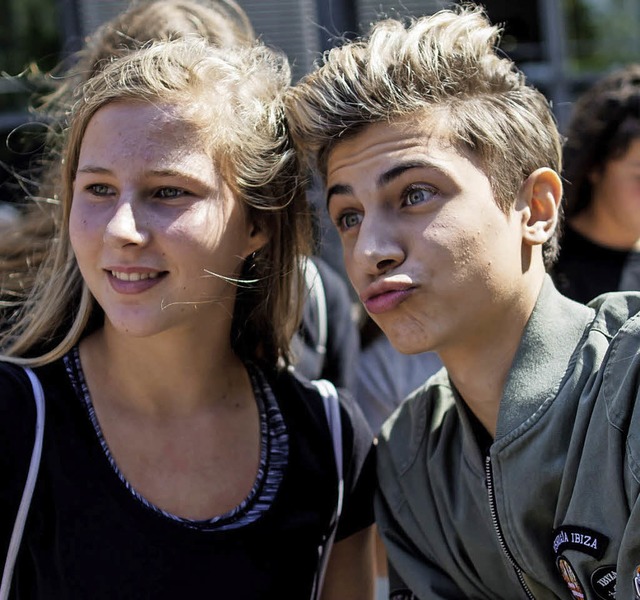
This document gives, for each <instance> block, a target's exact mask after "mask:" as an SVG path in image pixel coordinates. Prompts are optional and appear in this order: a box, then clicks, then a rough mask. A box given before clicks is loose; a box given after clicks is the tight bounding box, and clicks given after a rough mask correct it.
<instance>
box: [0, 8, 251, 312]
mask: <svg viewBox="0 0 640 600" xmlns="http://www.w3.org/2000/svg"><path fill="white" fill-rule="evenodd" d="M195 35H198V36H201V37H202V38H203V39H204V40H206V41H208V42H209V43H210V44H212V45H213V46H221V47H232V46H237V45H251V44H253V43H254V41H255V39H256V35H255V32H254V30H253V27H252V25H251V22H250V21H249V17H248V16H247V15H246V13H245V12H244V11H243V10H242V8H241V7H240V5H238V4H237V3H236V2H235V1H234V0H137V1H134V2H132V3H131V5H130V6H129V8H127V10H125V11H124V12H122V13H120V14H118V15H116V16H115V17H114V18H113V19H111V20H110V21H107V22H106V23H104V24H103V25H102V26H100V27H99V28H98V29H97V30H96V31H95V32H94V33H93V34H92V35H91V36H90V37H88V38H87V40H86V43H85V46H84V47H83V48H82V49H81V50H80V51H78V52H77V53H75V54H74V55H73V56H72V57H70V59H69V60H67V61H64V62H63V63H62V64H61V65H59V66H58V67H57V68H56V69H54V71H53V72H52V73H50V74H48V75H47V76H46V77H45V78H44V79H45V81H44V82H42V81H38V85H39V86H42V87H44V88H45V89H47V90H48V93H46V94H44V95H43V96H42V97H41V98H40V99H39V100H38V102H37V106H36V107H34V110H35V112H36V114H37V115H38V118H39V119H40V120H41V121H43V122H44V123H46V124H47V129H48V134H47V136H46V143H45V150H46V151H45V152H44V153H43V157H42V159H41V164H40V165H39V166H38V168H37V169H34V170H33V172H32V173H29V174H27V176H26V179H27V181H28V182H29V184H28V185H27V188H28V189H32V188H33V189H35V190H36V191H35V192H34V193H31V194H29V195H28V196H27V202H26V204H25V205H24V206H23V207H22V209H23V210H22V214H21V215H20V218H19V219H18V221H17V222H16V223H15V224H14V225H12V227H11V229H10V230H8V231H5V232H3V235H2V236H0V309H2V314H3V316H4V317H5V318H7V317H9V318H11V313H12V310H13V307H15V306H19V305H20V303H21V302H22V301H24V298H25V296H26V295H28V293H29V292H30V290H31V288H32V286H33V285H34V280H35V276H36V274H37V272H38V270H39V269H41V268H42V269H44V268H46V266H47V265H51V261H48V260H47V256H48V254H49V253H50V252H53V251H54V250H53V247H54V246H55V244H56V240H55V239H54V238H55V236H56V235H57V232H58V231H59V229H60V227H61V222H62V207H61V205H60V198H59V195H60V188H61V179H62V156H61V151H62V144H63V143H64V133H65V132H64V124H65V121H66V118H67V115H68V114H69V113H70V111H71V109H72V107H73V103H74V101H75V96H74V94H75V93H76V92H77V90H78V89H79V88H81V87H82V85H83V84H84V83H86V81H88V80H89V79H90V78H91V77H93V76H94V75H96V74H97V73H99V72H100V71H101V70H102V69H104V68H105V67H106V66H107V65H108V64H109V63H110V62H111V61H112V60H114V59H116V58H119V57H122V56H125V55H126V54H128V53H129V52H132V51H133V50H138V49H140V48H142V47H144V46H145V45H148V44H149V43H152V42H154V41H162V40H165V41H168V40H174V39H179V38H182V37H184V36H195ZM14 317H15V315H14Z"/></svg>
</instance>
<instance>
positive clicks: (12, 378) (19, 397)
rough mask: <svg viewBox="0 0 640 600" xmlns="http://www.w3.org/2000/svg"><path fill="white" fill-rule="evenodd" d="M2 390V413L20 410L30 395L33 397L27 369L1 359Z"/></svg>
mask: <svg viewBox="0 0 640 600" xmlns="http://www.w3.org/2000/svg"><path fill="white" fill-rule="evenodd" d="M0 390H1V392H0V414H6V412H7V411H11V412H15V411H20V409H21V407H22V406H23V405H24V404H26V403H27V402H26V401H27V400H28V399H29V397H33V394H32V387H31V383H30V381H29V377H28V376H27V373H26V372H25V370H24V369H23V368H22V367H21V366H19V365H15V364H13V363H9V362H6V361H0Z"/></svg>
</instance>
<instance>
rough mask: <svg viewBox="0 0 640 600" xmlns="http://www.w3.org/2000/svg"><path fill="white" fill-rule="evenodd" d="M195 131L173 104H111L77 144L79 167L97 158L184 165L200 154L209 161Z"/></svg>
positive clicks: (95, 119)
mask: <svg viewBox="0 0 640 600" xmlns="http://www.w3.org/2000/svg"><path fill="white" fill-rule="evenodd" d="M207 150H208V149H207V148H206V146H205V144H204V140H203V139H202V136H201V135H199V134H198V129H197V127H195V125H194V124H193V123H191V122H190V120H189V119H187V118H186V117H185V116H184V113H183V111H182V110H181V109H180V108H179V107H177V106H175V105H172V104H152V103H150V102H141V101H124V102H112V103H109V104H107V105H105V106H103V107H101V108H100V109H98V110H97V111H96V112H95V114H94V115H93V116H92V117H91V119H90V120H89V122H88V124H87V128H86V130H85V132H84V136H83V138H82V141H81V143H80V156H79V163H80V165H81V164H82V163H83V162H85V161H93V160H95V159H96V158H98V157H99V158H100V160H101V161H104V160H107V159H108V160H111V161H113V162H114V163H115V162H118V161H126V160H155V161H169V162H171V161H179V160H181V157H183V159H182V160H183V161H184V160H187V157H191V158H193V156H194V155H197V154H200V155H204V156H206V158H207V159H208V160H209V162H210V161H211V158H210V156H209V155H210V153H209V152H208V151H207Z"/></svg>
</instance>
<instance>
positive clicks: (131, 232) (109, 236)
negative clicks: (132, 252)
mask: <svg viewBox="0 0 640 600" xmlns="http://www.w3.org/2000/svg"><path fill="white" fill-rule="evenodd" d="M140 212H141V210H140V209H139V208H138V207H137V206H136V202H135V201H134V200H133V199H131V198H120V200H119V202H118V203H117V204H116V205H114V207H113V213H112V214H111V217H110V218H109V221H108V223H107V226H106V228H105V231H104V241H105V243H107V244H111V245H113V246H116V247H122V246H128V245H137V246H139V245H144V244H146V242H147V241H148V238H149V233H148V229H147V227H146V226H145V223H144V219H143V218H141V215H140V214H139V213H140Z"/></svg>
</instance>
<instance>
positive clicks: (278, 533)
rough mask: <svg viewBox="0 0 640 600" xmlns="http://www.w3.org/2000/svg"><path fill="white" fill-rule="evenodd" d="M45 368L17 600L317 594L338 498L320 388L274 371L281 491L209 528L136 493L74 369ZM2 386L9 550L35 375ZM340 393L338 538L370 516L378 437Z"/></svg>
mask: <svg viewBox="0 0 640 600" xmlns="http://www.w3.org/2000/svg"><path fill="white" fill-rule="evenodd" d="M69 364H70V363H69V360H67V366H69ZM36 372H37V374H38V376H39V377H40V379H41V381H42V384H43V387H44V390H45V396H46V410H47V414H46V421H45V438H44V447H43V452H42V462H41V467H40V473H39V476H38V481H37V484H36V489H35V493H34V497H33V501H32V504H31V510H30V513H29V518H28V520H27V525H26V529H25V533H24V537H23V541H22V546H21V550H20V554H19V556H18V561H17V565H16V571H15V574H14V580H13V586H12V595H11V597H12V598H18V599H20V600H23V599H35V598H37V599H45V598H47V599H49V598H50V599H54V598H55V599H56V600H61V599H82V600H85V599H88V598H91V599H101V598H104V599H105V600H106V599H109V600H113V599H115V598H117V599H118V600H125V599H132V600H133V599H135V600H142V599H146V598H149V599H154V600H162V599H167V600H169V599H171V600H175V599H176V598H194V599H195V598H207V597H208V598H214V597H215V598H242V599H247V600H252V599H257V598H261V599H262V598H280V597H291V598H300V599H304V598H308V597H309V595H310V590H311V585H312V580H313V574H314V572H315V569H316V565H317V553H318V546H319V545H320V544H321V541H322V538H323V536H324V535H326V534H327V532H328V523H329V521H330V519H331V516H332V514H333V510H334V508H335V502H336V497H337V478H336V472H335V462H334V458H333V450H332V442H331V437H330V434H329V429H328V426H327V422H326V417H325V413H324V409H323V408H322V401H321V398H320V396H319V395H318V394H317V392H316V390H315V388H313V387H312V386H310V384H308V383H305V382H302V381H300V380H298V379H297V378H295V377H294V376H293V375H291V374H290V373H287V372H285V373H281V374H279V375H274V376H273V377H268V378H267V379H268V383H265V384H264V385H266V387H268V388H269V389H270V390H272V392H273V397H274V398H276V399H277V406H276V409H275V410H278V409H279V411H280V414H281V417H282V421H283V422H284V425H285V427H286V432H287V435H288V440H287V443H288V453H287V461H286V465H285V467H284V474H283V476H282V478H281V481H280V482H279V483H278V484H277V491H276V493H275V495H274V497H273V499H272V500H271V501H270V504H269V506H268V507H267V508H266V509H265V510H261V511H258V512H259V517H258V518H255V519H253V520H250V522H248V523H246V524H244V525H242V526H239V527H235V528H226V527H216V526H208V527H200V526H194V524H193V523H189V522H184V520H182V521H181V520H177V519H176V518H171V516H168V515H165V514H162V513H161V512H160V511H158V510H157V509H154V508H153V507H151V506H150V505H149V504H148V503H145V502H143V501H141V499H140V497H138V496H136V495H135V494H134V493H132V490H131V489H130V487H129V486H128V485H127V484H126V481H123V479H122V477H121V474H119V473H118V472H117V469H116V468H115V467H116V466H115V465H113V464H112V463H111V462H110V461H109V456H108V454H107V453H106V452H105V448H103V446H102V445H101V442H100V437H99V435H98V433H97V431H96V427H95V424H94V423H92V421H91V415H90V411H89V410H87V405H86V402H85V399H84V398H83V397H81V396H82V394H78V393H77V390H76V389H74V386H73V385H72V383H71V378H70V375H73V373H72V369H71V368H69V372H67V370H66V368H65V364H64V362H63V361H62V360H60V361H56V362H54V363H52V364H50V365H47V366H46V367H42V368H39V369H37V370H36ZM265 381H266V380H265V379H263V382H265ZM0 389H2V394H0V395H1V398H0V440H1V442H0V444H1V446H0V477H1V478H2V481H3V485H2V486H1V488H0V514H1V515H2V518H0V556H2V557H4V556H5V555H6V550H7V547H8V543H9V537H10V533H11V529H12V527H13V523H14V520H15V515H16V512H17V507H18V503H19V501H20V496H21V494H22V490H23V487H24V482H25V479H26V474H27V470H28V463H29V459H30V456H31V449H32V446H33V439H34V433H33V430H34V424H35V404H34V401H33V397H32V392H31V387H30V384H29V382H28V380H27V378H26V375H25V374H24V373H23V372H22V371H21V370H20V369H18V368H16V367H14V366H12V365H8V364H4V363H0ZM341 400H342V419H343V445H344V476H345V501H344V509H343V517H342V519H341V521H340V525H339V528H338V533H337V536H336V540H340V539H342V538H344V537H347V536H349V535H351V534H352V533H355V532H357V531H359V530H361V529H362V528H364V527H366V526H368V525H370V524H371V523H372V522H373V512H372V502H371V497H372V490H373V485H374V477H373V460H372V453H371V452H370V449H371V434H370V432H369V430H368V428H367V426H366V424H365V422H364V419H363V417H362V415H361V413H360V412H359V411H358V409H357V408H356V407H354V405H353V403H352V402H351V401H350V400H349V399H348V398H346V397H343V398H341ZM268 468H269V466H268V465H267V469H268ZM252 492H253V490H252ZM256 497H260V494H259V493H258V494H256Z"/></svg>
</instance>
